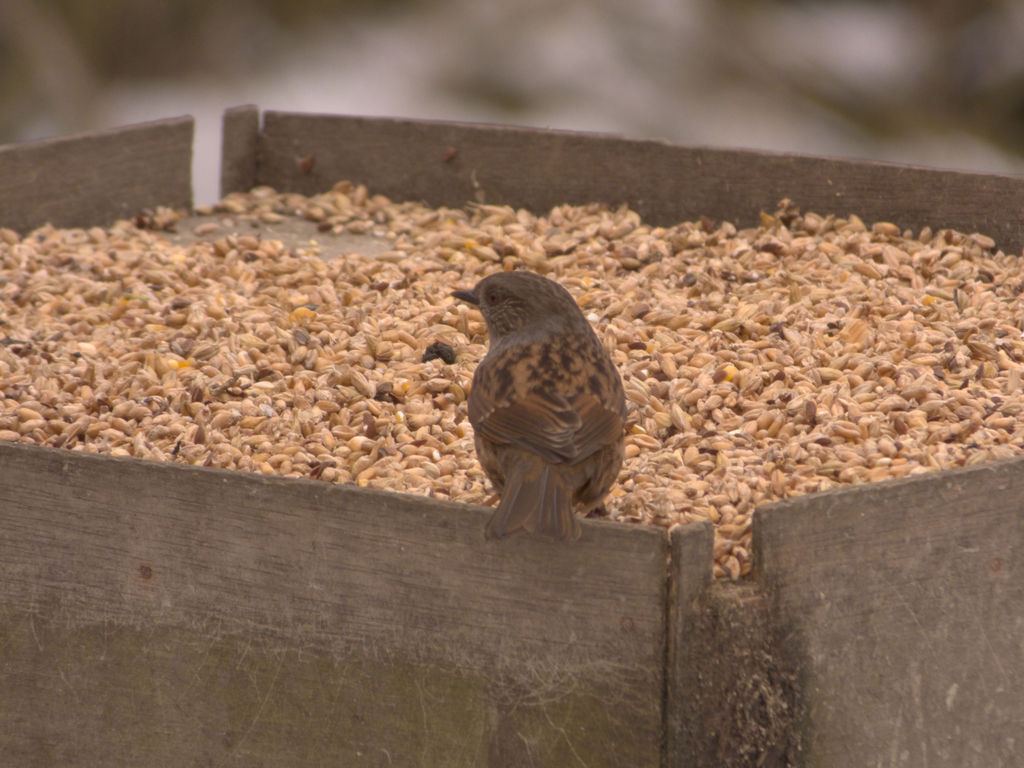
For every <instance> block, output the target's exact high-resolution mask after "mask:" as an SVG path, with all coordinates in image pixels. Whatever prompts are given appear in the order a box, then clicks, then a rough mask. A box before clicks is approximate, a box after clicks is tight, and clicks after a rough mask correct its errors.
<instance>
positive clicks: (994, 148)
mask: <svg viewBox="0 0 1024 768" xmlns="http://www.w3.org/2000/svg"><path fill="white" fill-rule="evenodd" d="M244 103H252V104H256V105H258V106H259V107H260V108H262V109H286V110H296V111H307V112H331V113H348V114H364V115H392V116H401V117H425V118H438V119H451V120H474V121H486V122H503V123H514V124H520V125H533V126H542V127H556V128H570V129H578V130H594V131H606V132H613V133H620V134H625V135H628V136H631V137H636V138H659V139H667V140H670V141H672V142H675V143H681V144H696V145H711V146H727V147H746V148H756V149H770V150H782V151H796V152H804V153H811V154H825V155H836V156H844V157H859V158H870V159H878V160H892V161H896V162H903V163H912V164H921V165H931V166H939V167H947V168H959V169H968V170H978V171H986V172H998V173H1024V3H1020V2H1014V1H1010V0H1002V1H1001V0H927V1H926V0H897V1H895V2H881V0H815V1H813V2H812V1H811V0H804V1H802V2H801V1H800V0H586V1H585V0H490V1H489V0H433V2H430V1H428V0H377V2H373V0H341V1H339V2H329V1H328V0H255V1H253V2H242V1H241V0H166V1H165V2H160V1H158V0H0V143H9V142H15V141H23V140H30V139H36V138H43V137H49V136H60V135H67V134H71V133H78V132H82V131H88V130H94V129H97V128H107V127H112V126H116V125H123V124H126V123H132V122H140V121H144V120H152V119H156V118H161V117H171V116H176V115H181V114H191V115H194V116H195V118H196V120H197V124H196V147H195V158H194V162H195V167H194V184H195V197H196V203H197V204H198V203H206V202H210V201H212V200H214V199H215V198H216V196H217V177H218V163H219V153H220V116H221V113H222V112H223V110H224V109H225V108H226V107H230V106H234V105H238V104H244Z"/></svg>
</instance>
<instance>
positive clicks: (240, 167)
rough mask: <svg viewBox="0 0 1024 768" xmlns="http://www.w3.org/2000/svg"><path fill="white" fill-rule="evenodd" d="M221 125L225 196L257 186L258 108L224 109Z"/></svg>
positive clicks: (223, 189) (248, 106) (221, 184)
mask: <svg viewBox="0 0 1024 768" xmlns="http://www.w3.org/2000/svg"><path fill="white" fill-rule="evenodd" d="M221 125H222V129H221V131H222V132H221V148H220V194H221V197H224V196H225V195H228V194H230V193H232V192H247V191H249V190H250V189H252V188H253V187H254V186H256V164H257V162H258V150H259V135H260V111H259V108H258V107H255V106H253V105H251V104H246V105H244V106H240V107H232V108H231V109H228V110H225V112H224V119H223V121H222V123H221Z"/></svg>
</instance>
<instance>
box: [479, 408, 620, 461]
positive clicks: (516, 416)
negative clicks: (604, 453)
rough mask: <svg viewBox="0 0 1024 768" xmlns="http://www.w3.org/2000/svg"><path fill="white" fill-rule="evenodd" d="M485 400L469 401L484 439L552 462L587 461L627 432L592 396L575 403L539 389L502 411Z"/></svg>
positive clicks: (614, 414) (610, 411) (612, 414)
mask: <svg viewBox="0 0 1024 768" xmlns="http://www.w3.org/2000/svg"><path fill="white" fill-rule="evenodd" d="M484 399H485V398H483V397H482V396H471V398H470V420H471V421H472V423H473V428H474V430H476V431H477V432H478V433H479V434H480V436H481V437H483V438H485V439H487V440H490V441H491V442H494V443H497V444H506V445H509V444H510V445H516V446H519V447H521V448H526V449H527V450H530V451H533V452H534V453H536V454H537V455H538V456H540V457H541V458H542V459H544V460H545V461H547V462H550V463H552V464H572V463H575V462H576V461H579V460H580V459H583V458H586V457H587V456H589V455H591V454H592V453H594V452H595V451H597V450H598V449H600V448H602V447H604V446H605V445H608V444H609V443H611V442H613V441H615V440H616V439H617V438H618V437H619V434H620V433H621V431H622V418H621V416H620V415H619V414H618V413H617V412H615V411H612V410H609V409H608V408H606V407H605V406H604V405H603V404H602V403H601V402H600V400H598V398H596V397H595V396H593V395H590V394H582V395H580V396H578V397H577V398H575V402H570V401H569V400H567V399H566V398H565V397H563V396H561V395H558V394H553V393H542V392H539V391H537V390H534V391H533V392H531V393H530V394H529V395H527V396H526V397H524V398H521V399H517V400H514V401H513V402H511V403H509V404H508V405H504V406H500V407H494V404H493V403H487V402H483V401H484ZM474 405H475V406H476V407H475V408H474ZM474 412H475V413H474ZM474 416H476V417H477V418H474Z"/></svg>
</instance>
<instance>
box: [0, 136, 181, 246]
mask: <svg viewBox="0 0 1024 768" xmlns="http://www.w3.org/2000/svg"><path fill="white" fill-rule="evenodd" d="M192 133H193V120H192V118H191V117H179V118H175V119H171V120H160V121H157V122H152V123H143V124H141V125H133V126H128V127H126V128H117V129H114V130H110V131H101V132H97V133H91V134H88V135H84V136H77V137H70V138H61V139H49V140H45V141H36V142H28V143H24V144H11V145H7V146H0V226H3V227H9V228H10V229H14V230H16V231H18V232H21V233H25V232H28V231H30V230H32V229H34V228H36V227H39V226H41V225H43V224H45V223H47V222H49V223H51V224H53V225H54V226H59V227H87V226H95V225H104V224H110V223H112V222H113V221H115V220H117V219H121V218H128V217H131V216H134V215H135V214H137V213H139V212H140V211H141V210H142V209H143V208H153V207H155V206H158V205H166V206H170V207H173V208H190V207H191V206H192Z"/></svg>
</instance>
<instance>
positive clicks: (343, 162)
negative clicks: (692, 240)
mask: <svg viewBox="0 0 1024 768" xmlns="http://www.w3.org/2000/svg"><path fill="white" fill-rule="evenodd" d="M260 158H261V163H260V170H259V180H260V183H263V184H270V185H272V186H274V187H276V188H278V189H281V190H289V191H295V192H302V193H306V194H310V193H315V192H321V191H324V190H326V189H329V188H330V187H331V186H332V185H333V184H334V183H335V182H337V181H338V180H339V179H348V180H351V181H355V182H360V183H365V184H367V185H368V186H369V187H371V188H372V189H373V191H375V192H380V193H382V194H385V195H388V196H389V197H393V198H397V199H414V200H423V201H425V202H427V203H430V204H432V205H449V206H462V205H464V204H465V203H466V202H467V201H474V200H475V201H478V202H483V201H486V202H490V203H507V204H509V205H513V206H517V207H525V208H528V209H531V210H534V211H544V210H547V209H549V208H551V207H552V206H555V205H560V204H563V203H585V202H592V201H598V202H606V203H610V204H617V203H621V202H626V203H628V204H629V205H630V206H632V207H633V208H635V209H636V210H637V211H638V212H639V213H640V214H641V216H643V217H644V218H645V219H646V220H647V221H649V222H651V223H653V224H662V225H667V224H672V223H675V222H678V221H680V220H693V219H695V218H697V217H699V216H701V215H706V216H709V217H711V218H712V219H716V220H722V219H724V220H729V221H733V222H735V223H737V224H739V225H742V226H746V225H750V224H754V223H756V222H757V215H758V212H759V211H762V210H765V211H772V210H774V208H775V206H776V204H777V203H778V201H779V200H781V199H783V198H787V197H788V198H790V199H792V200H793V201H794V202H795V203H796V204H797V205H798V206H800V207H801V209H803V210H805V211H807V210H815V211H818V212H820V213H836V214H839V215H842V216H845V215H848V214H851V213H856V214H857V215H859V216H860V217H861V218H862V219H864V220H865V221H866V222H868V223H870V222H872V221H876V220H885V221H893V222H895V223H897V224H898V225H900V226H901V227H905V228H910V229H913V230H915V231H916V230H918V229H919V228H921V227H923V226H925V225H928V226H931V227H932V228H933V229H939V228H943V227H953V228H957V229H961V230H965V231H967V232H983V233H985V234H988V235H990V236H992V237H993V238H995V240H996V241H997V243H998V244H999V246H1000V247H1002V248H1004V249H1006V250H1007V251H1019V250H1020V249H1021V247H1022V245H1024V219H1022V217H1021V212H1022V211H1024V177H1012V176H998V175H990V174H977V173H960V172H954V171H941V170H934V169H927V168H916V167H910V166H904V165H893V164H887V163H873V162H859V161H852V160H836V159H829V158H820V157H808V156H803V155H796V154H773V153H766V152H754V151H745V150H729V149H710V148H693V147H679V146H672V145H670V144H667V143H664V142H659V141H635V140H628V139H623V138H618V137H615V136H607V135H597V134H583V133H574V132H568V131H550V130H537V129H529V128H516V127H510V126H497V125H476V124H465V123H442V122H430V121H418V120H399V119H383V118H366V117H342V116H331V115H308V114H294V113H285V112H273V111H271V112H266V113H265V114H264V124H263V133H262V135H261V144H260Z"/></svg>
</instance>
